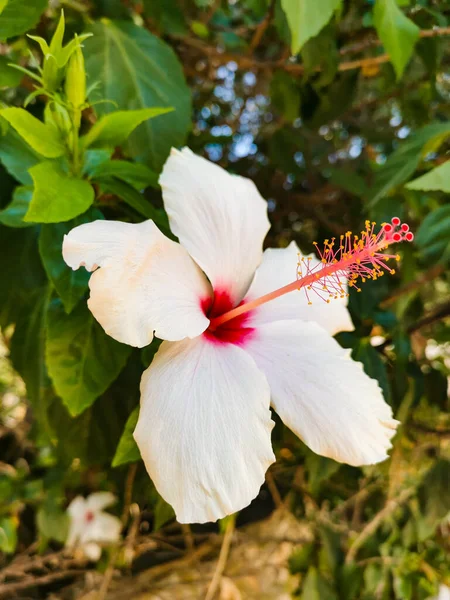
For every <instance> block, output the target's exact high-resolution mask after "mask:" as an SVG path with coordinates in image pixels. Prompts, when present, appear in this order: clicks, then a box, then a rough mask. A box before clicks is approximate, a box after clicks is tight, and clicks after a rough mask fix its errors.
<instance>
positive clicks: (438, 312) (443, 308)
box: [408, 302, 450, 333]
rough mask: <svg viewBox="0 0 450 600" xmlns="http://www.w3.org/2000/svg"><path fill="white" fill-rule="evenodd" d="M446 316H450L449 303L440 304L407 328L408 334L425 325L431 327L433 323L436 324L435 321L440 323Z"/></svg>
mask: <svg viewBox="0 0 450 600" xmlns="http://www.w3.org/2000/svg"><path fill="white" fill-rule="evenodd" d="M448 316H450V302H446V303H445V304H441V305H440V306H439V307H438V308H436V309H435V310H434V311H433V312H431V313H429V314H428V315H425V316H424V317H423V318H422V319H419V320H418V321H417V322H416V323H414V325H411V326H410V327H408V333H414V331H418V330H419V329H422V328H423V327H426V326H427V325H432V324H433V323H436V321H441V320H442V319H445V318H446V317H448Z"/></svg>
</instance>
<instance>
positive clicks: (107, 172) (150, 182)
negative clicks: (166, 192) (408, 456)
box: [90, 160, 158, 191]
mask: <svg viewBox="0 0 450 600" xmlns="http://www.w3.org/2000/svg"><path fill="white" fill-rule="evenodd" d="M90 176H91V177H92V179H95V180H100V181H101V180H102V179H104V178H109V177H117V179H120V180H121V181H125V183H128V184H129V185H131V186H133V187H134V188H135V189H136V190H138V191H139V190H145V189H146V188H148V187H149V186H151V187H153V188H157V187H158V175H157V174H156V173H155V172H154V171H152V170H151V169H149V168H148V167H146V166H145V165H141V164H140V163H132V162H127V161H125V160H110V161H107V162H103V163H101V164H99V165H98V166H97V167H94V168H92V169H91V171H90Z"/></svg>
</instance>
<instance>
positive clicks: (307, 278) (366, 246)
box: [209, 217, 414, 331]
mask: <svg viewBox="0 0 450 600" xmlns="http://www.w3.org/2000/svg"><path fill="white" fill-rule="evenodd" d="M374 227H375V223H373V222H372V223H370V222H369V221H366V227H365V230H364V231H362V232H361V235H360V236H358V235H352V234H351V232H350V231H348V232H347V233H346V234H345V235H341V236H340V239H339V242H338V243H336V239H335V238H333V239H332V240H331V241H329V240H325V243H324V248H323V249H322V250H320V249H319V248H318V246H317V244H316V243H315V242H314V245H315V247H316V251H317V252H318V254H319V259H320V262H319V263H318V264H315V266H314V267H312V266H311V263H312V261H311V258H304V257H302V256H299V261H298V264H297V279H296V280H295V281H292V282H291V283H289V284H287V285H285V286H283V287H281V288H279V289H277V290H274V291H273V292H269V293H268V294H265V295H264V296H261V297H260V298H256V299H254V300H249V301H248V302H244V303H242V304H241V305H240V306H237V307H236V308H233V309H231V310H229V311H227V312H225V313H223V314H222V315H220V316H218V317H215V318H213V319H211V324H210V326H209V329H210V330H211V331H214V330H215V329H217V327H219V326H220V325H223V324H224V323H226V322H227V321H230V320H231V319H234V318H236V317H238V316H240V315H242V314H245V313H247V312H249V311H251V310H254V309H255V308H258V307H259V306H262V305H263V304H266V302H270V301H272V300H275V299H276V298H280V297H281V296H284V295H285V294H288V293H290V292H293V291H295V290H300V289H303V290H304V291H305V294H306V298H307V301H308V304H312V301H311V295H312V294H313V293H314V294H316V295H317V296H318V297H319V298H320V299H321V300H323V301H325V302H330V300H331V299H336V298H339V297H345V296H346V295H348V292H347V290H346V288H345V287H344V283H345V281H346V280H347V281H348V285H349V287H354V288H356V289H357V290H358V291H361V290H360V288H359V287H358V285H357V282H358V280H361V281H362V282H364V281H366V280H367V279H378V278H379V277H381V276H382V275H384V273H385V272H388V273H391V274H394V273H395V270H394V269H392V268H391V267H390V266H389V265H388V264H387V261H388V260H390V259H395V260H397V261H398V260H400V257H399V256H398V255H397V254H396V255H394V254H384V253H383V252H382V251H383V250H385V249H386V248H387V247H388V246H390V245H391V244H394V243H398V242H402V241H406V242H412V241H413V239H414V235H413V233H412V232H411V231H409V226H408V225H407V224H406V223H401V221H400V219H399V218H398V217H393V218H392V220H391V223H383V225H382V227H381V229H380V231H379V232H378V234H375V233H374Z"/></svg>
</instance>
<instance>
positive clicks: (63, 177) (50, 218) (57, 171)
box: [25, 161, 94, 223]
mask: <svg viewBox="0 0 450 600" xmlns="http://www.w3.org/2000/svg"><path fill="white" fill-rule="evenodd" d="M30 175H31V177H32V178H33V182H34V193H33V198H32V199H31V203H30V208H29V209H28V212H27V214H26V215H25V221H34V222H36V223H59V222H60V221H69V220H70V219H73V218H75V217H77V216H78V215H81V214H82V213H84V212H85V211H86V210H87V209H88V208H89V207H90V206H91V204H92V203H93V201H94V189H93V188H92V186H91V184H90V183H89V182H87V181H84V180H83V179H77V178H75V177H71V176H70V175H68V174H67V173H66V172H65V171H64V170H63V169H62V168H61V167H60V166H59V165H58V164H57V163H55V162H53V161H45V162H42V163H39V164H38V165H36V166H34V167H32V168H31V169H30ZM49 182H51V185H49Z"/></svg>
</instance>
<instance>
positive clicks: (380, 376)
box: [352, 339, 391, 401]
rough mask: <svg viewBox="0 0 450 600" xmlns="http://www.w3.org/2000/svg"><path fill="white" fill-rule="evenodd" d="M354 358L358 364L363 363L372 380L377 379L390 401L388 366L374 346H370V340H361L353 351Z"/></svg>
mask: <svg viewBox="0 0 450 600" xmlns="http://www.w3.org/2000/svg"><path fill="white" fill-rule="evenodd" d="M352 358H353V359H354V360H356V361H358V362H362V364H363V365H364V371H365V372H366V373H367V375H369V377H372V379H376V380H377V381H378V383H379V385H380V387H381V389H382V390H383V396H384V398H385V399H386V400H387V401H389V399H390V395H391V394H390V389H389V382H388V377H387V372H386V365H385V364H384V362H383V360H382V359H381V356H380V353H379V352H377V351H376V350H375V348H374V347H373V346H371V345H370V341H369V340H368V339H365V340H360V341H359V342H358V344H357V346H356V347H355V348H354V349H353V352H352Z"/></svg>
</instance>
